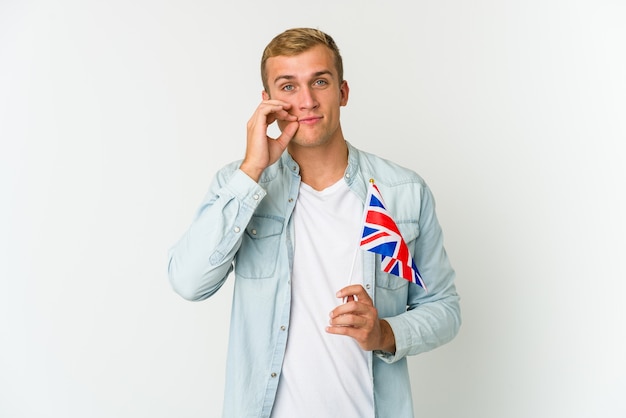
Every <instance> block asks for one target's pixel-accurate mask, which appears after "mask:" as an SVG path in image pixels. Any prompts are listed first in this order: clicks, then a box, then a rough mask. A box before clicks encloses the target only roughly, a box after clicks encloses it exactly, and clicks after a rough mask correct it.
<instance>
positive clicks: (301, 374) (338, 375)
mask: <svg viewBox="0 0 626 418" xmlns="http://www.w3.org/2000/svg"><path fill="white" fill-rule="evenodd" d="M362 213H363V204H362V202H361V201H360V200H359V198H358V197H357V196H356V195H355V194H354V193H353V192H351V191H350V189H349V188H348V186H347V184H346V183H345V181H344V180H343V179H341V180H340V181H339V182H337V183H335V184H334V185H332V186H330V187H328V188H326V189H324V190H322V191H316V190H314V189H313V188H312V187H310V186H308V185H306V184H304V183H301V186H300V193H299V196H298V201H297V204H296V206H295V209H294V213H293V222H294V228H295V232H294V233H295V243H294V248H295V253H294V263H293V266H294V269H293V275H292V296H291V298H292V302H291V319H290V324H289V337H288V340H287V350H286V353H285V360H284V364H283V370H282V373H281V376H280V381H279V384H278V393H277V395H276V402H275V404H274V408H273V410H272V417H273V418H293V417H298V418H307V417H312V418H313V417H314V418H320V417H324V418H329V417H341V418H352V417H354V418H366V417H374V395H373V384H372V380H371V377H370V372H369V368H368V362H369V352H366V351H363V350H362V349H361V348H360V347H359V345H358V344H357V342H356V341H355V340H354V339H352V338H351V337H347V336H343V335H334V334H328V333H327V332H326V331H325V329H326V327H327V326H328V323H329V320H330V317H329V314H330V311H331V310H333V309H334V308H335V307H336V306H337V305H339V304H341V303H343V301H342V300H340V299H339V298H337V297H336V296H335V294H336V292H337V291H338V290H339V289H341V288H343V287H345V286H347V285H349V284H358V283H362V282H363V281H362V267H361V251H360V249H359V238H360V233H361V221H362ZM355 255H356V257H357V258H356V260H355V259H354V257H355ZM353 261H355V262H354V268H353ZM352 268H353V270H352V280H351V278H350V277H349V275H350V271H351V269H352Z"/></svg>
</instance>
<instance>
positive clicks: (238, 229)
mask: <svg viewBox="0 0 626 418" xmlns="http://www.w3.org/2000/svg"><path fill="white" fill-rule="evenodd" d="M233 231H235V232H237V233H239V231H241V229H240V228H239V227H238V226H236V227H235V228H234V229H233Z"/></svg>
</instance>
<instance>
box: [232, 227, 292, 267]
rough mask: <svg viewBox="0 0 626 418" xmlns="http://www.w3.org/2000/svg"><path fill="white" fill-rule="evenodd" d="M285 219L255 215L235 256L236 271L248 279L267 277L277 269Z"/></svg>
mask: <svg viewBox="0 0 626 418" xmlns="http://www.w3.org/2000/svg"><path fill="white" fill-rule="evenodd" d="M283 223H284V219H283V218H279V217H271V216H253V217H252V219H251V220H250V223H249V224H248V227H247V228H246V230H245V232H244V234H243V237H242V242H241V247H240V248H239V252H238V253H237V257H236V258H235V273H236V274H237V275H238V276H240V277H244V278H248V279H265V278H268V277H271V276H272V275H273V274H274V271H275V270H276V263H277V260H278V249H279V245H280V236H281V234H282V231H283Z"/></svg>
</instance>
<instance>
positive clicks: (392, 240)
mask: <svg viewBox="0 0 626 418" xmlns="http://www.w3.org/2000/svg"><path fill="white" fill-rule="evenodd" d="M361 248H362V249H363V250H366V251H371V252H373V253H376V254H380V255H381V256H382V257H381V268H382V270H383V271H384V272H386V273H391V274H394V275H396V276H398V277H402V278H403V279H406V280H408V281H410V282H413V283H415V284H417V285H419V286H421V287H422V288H424V290H426V291H428V290H427V289H426V285H425V284H424V281H423V280H422V276H421V275H420V272H419V271H418V270H417V266H416V265H415V262H414V261H413V256H412V255H411V252H410V251H409V247H408V246H407V245H406V242H405V241H404V238H402V235H401V234H400V230H399V229H398V226H397V225H396V223H395V221H394V220H393V218H392V217H391V215H390V214H389V213H388V212H387V209H386V208H385V203H384V201H383V197H382V196H381V194H380V190H378V187H377V186H376V185H375V184H374V181H373V180H370V186H369V190H368V192H367V199H366V201H365V214H364V219H363V235H362V237H361Z"/></svg>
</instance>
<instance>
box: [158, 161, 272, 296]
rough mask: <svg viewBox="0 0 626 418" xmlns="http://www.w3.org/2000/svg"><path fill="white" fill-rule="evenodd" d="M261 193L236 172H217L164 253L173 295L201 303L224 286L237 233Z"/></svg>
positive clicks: (238, 242) (238, 241)
mask: <svg viewBox="0 0 626 418" xmlns="http://www.w3.org/2000/svg"><path fill="white" fill-rule="evenodd" d="M265 195H266V192H265V190H264V189H263V188H262V187H261V186H259V185H258V184H257V183H256V182H255V181H254V180H252V179H251V178H250V177H248V176H247V175H246V174H245V173H244V172H243V171H241V170H239V169H238V168H236V169H233V168H232V167H225V168H224V169H222V170H220V172H218V173H217V175H216V176H215V179H214V180H213V182H212V184H211V186H210V188H209V191H208V193H207V194H206V196H205V198H204V199H203V201H202V204H201V205H200V208H199V209H198V211H197V214H196V216H195V219H194V220H193V222H192V224H191V226H190V227H189V229H187V231H186V232H185V233H184V234H183V236H182V237H181V238H180V239H179V241H178V242H177V243H176V244H175V245H174V246H173V247H172V248H171V249H170V250H169V254H168V255H169V263H168V276H169V280H170V283H171V285H172V287H173V289H174V290H175V291H176V292H177V293H178V294H179V295H181V296H182V297H183V298H185V299H187V300H193V301H198V300H203V299H206V298H208V297H209V296H211V295H213V294H214V293H215V292H216V291H217V290H218V289H219V288H220V287H221V286H222V285H223V284H224V282H225V281H226V278H227V277H228V275H229V274H230V272H231V271H232V269H233V259H234V257H235V254H236V253H237V250H238V249H239V247H240V245H241V241H242V234H243V233H244V231H245V228H246V226H247V225H248V223H249V222H250V219H251V218H252V215H253V214H254V211H255V210H256V208H257V207H258V205H259V203H260V202H261V200H262V199H263V198H264V197H265Z"/></svg>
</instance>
